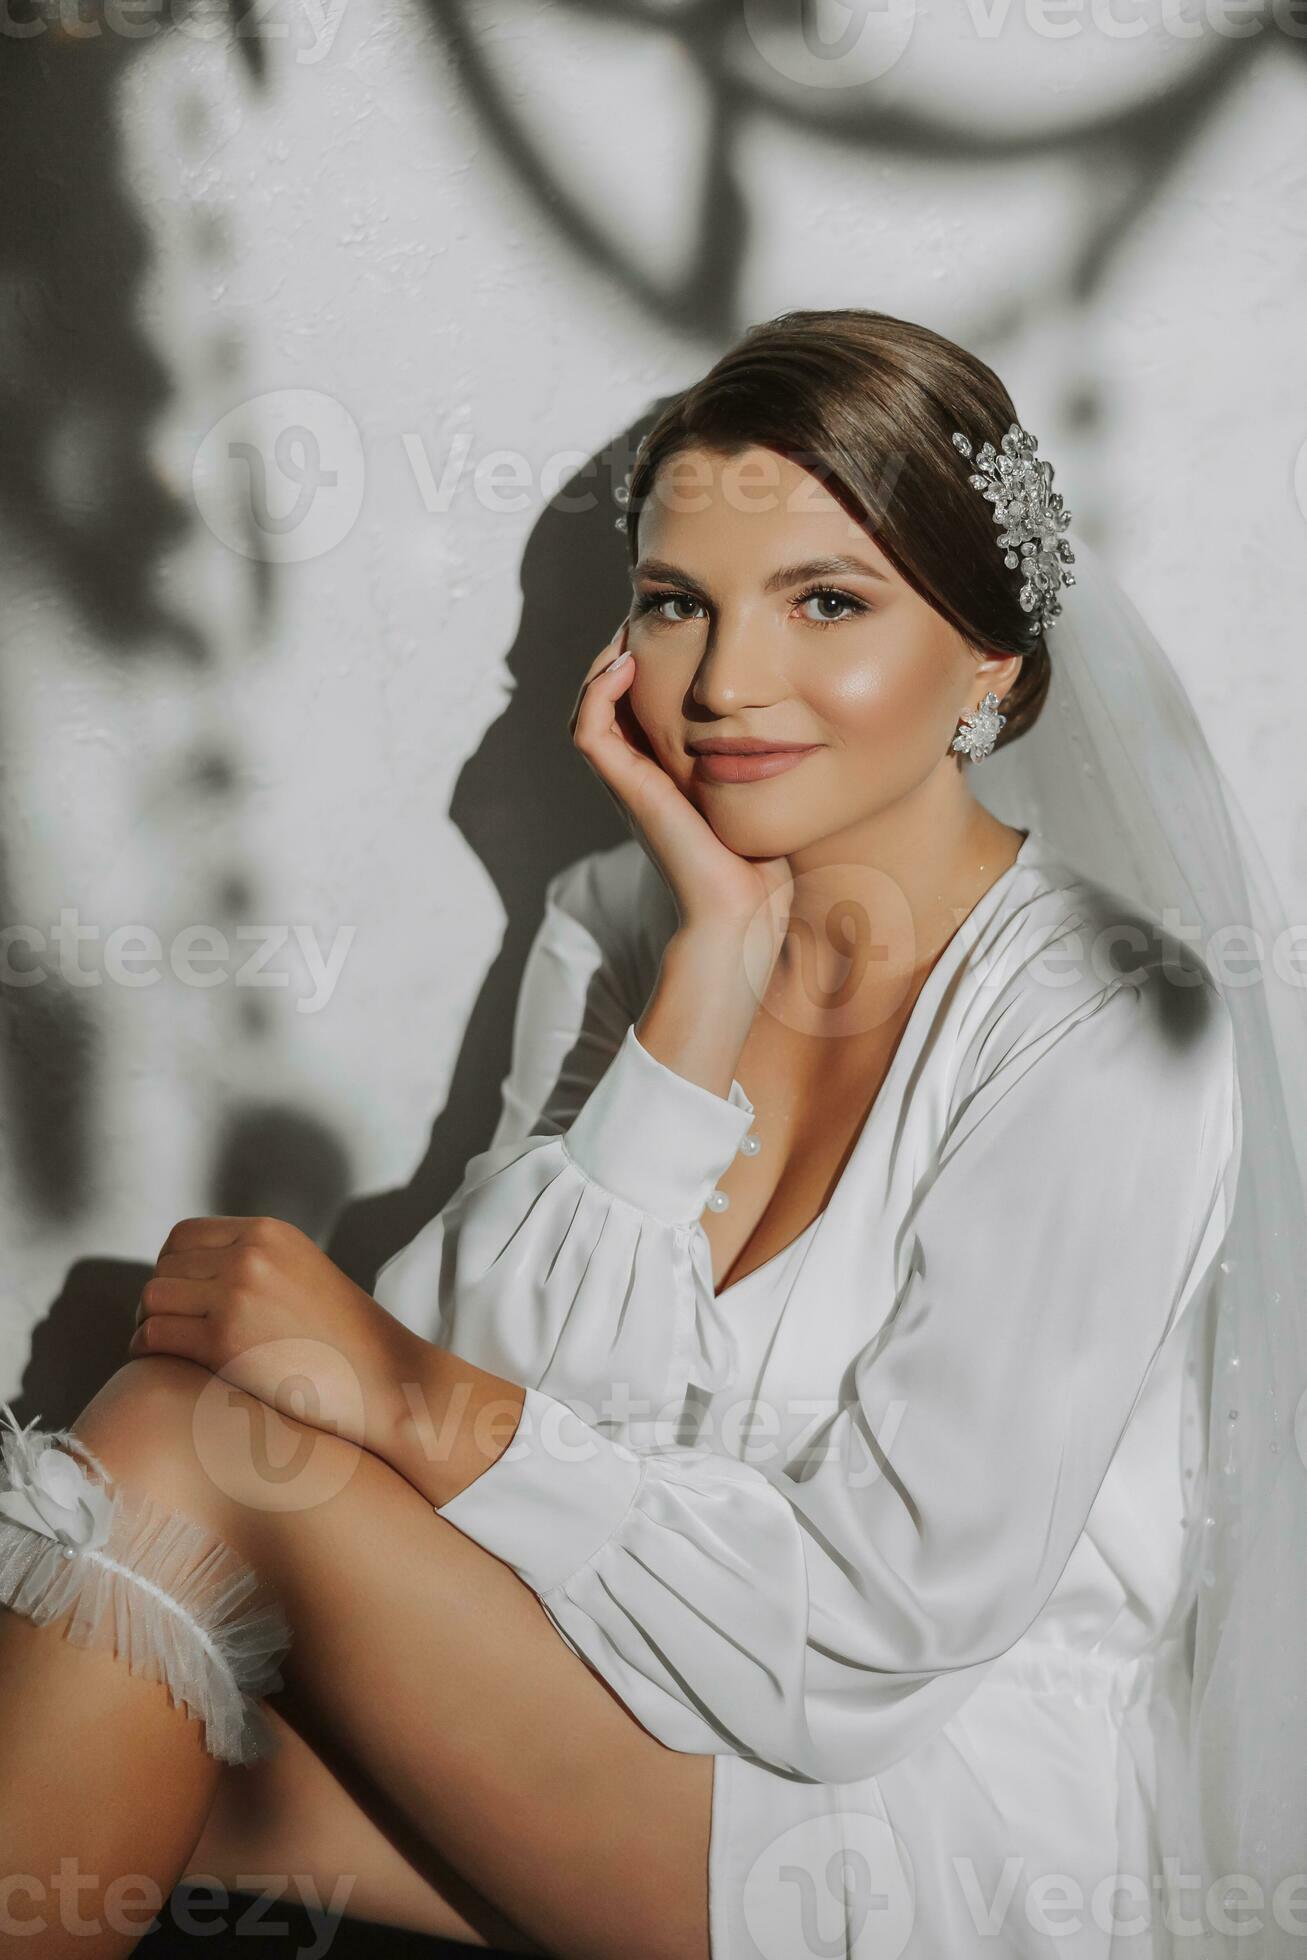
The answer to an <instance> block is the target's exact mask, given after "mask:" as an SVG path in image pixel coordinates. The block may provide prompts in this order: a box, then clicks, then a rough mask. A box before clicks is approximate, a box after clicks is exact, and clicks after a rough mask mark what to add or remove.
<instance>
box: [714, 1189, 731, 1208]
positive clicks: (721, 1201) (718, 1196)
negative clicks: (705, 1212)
mask: <svg viewBox="0 0 1307 1960" xmlns="http://www.w3.org/2000/svg"><path fill="white" fill-rule="evenodd" d="M730 1202H731V1201H730V1199H729V1198H728V1197H727V1195H726V1193H725V1192H724V1191H711V1192H710V1193H709V1194H708V1209H709V1211H725V1210H726V1208H727V1206H728V1205H729V1204H730Z"/></svg>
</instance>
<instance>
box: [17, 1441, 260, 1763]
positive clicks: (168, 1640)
mask: <svg viewBox="0 0 1307 1960" xmlns="http://www.w3.org/2000/svg"><path fill="white" fill-rule="evenodd" d="M0 1410H3V1422H0V1433H3V1448H2V1450H0V1607H8V1608H9V1610H10V1611H11V1612H15V1613H21V1614H22V1615H24V1617H25V1618H27V1619H29V1620H31V1621H33V1623H34V1624H35V1625H37V1626H48V1625H50V1624H51V1623H52V1622H54V1621H57V1620H62V1619H64V1618H65V1616H66V1618H67V1626H66V1628H65V1637H66V1638H67V1639H68V1640H69V1641H71V1642H72V1644H73V1645H74V1646H77V1647H88V1648H100V1649H102V1650H104V1651H106V1652H108V1653H111V1654H113V1655H115V1656H116V1657H117V1658H118V1659H120V1660H123V1661H125V1662H126V1664H127V1667H128V1669H129V1670H130V1672H131V1673H133V1674H139V1675H141V1676H143V1677H144V1678H145V1679H146V1680H150V1681H161V1682H163V1683H165V1684H166V1686H167V1689H168V1692H169V1695H170V1697H171V1699H172V1701H173V1703H174V1704H175V1705H180V1706H183V1707H185V1708H186V1709H187V1710H188V1712H189V1713H190V1714H191V1715H192V1716H193V1717H194V1718H196V1719H198V1720H199V1721H201V1722H203V1724H204V1746H205V1748H206V1749H207V1750H208V1753H209V1754H210V1755H211V1756H216V1757H218V1758H220V1759H221V1760H222V1761H223V1762H228V1763H246V1762H252V1761H254V1760H255V1759H256V1758H257V1757H260V1756H270V1755H275V1754H276V1752H277V1749H278V1746H279V1743H278V1738H277V1736H276V1733H275V1731H274V1730H273V1729H272V1727H271V1725H270V1724H269V1722H268V1720H267V1717H266V1716H265V1714H264V1712H263V1710H262V1709H261V1708H260V1707H259V1705H258V1700H259V1697H261V1696H264V1695H267V1694H271V1693H273V1692H274V1691H275V1690H276V1689H278V1688H281V1687H283V1686H284V1685H285V1684H284V1682H283V1680H282V1677H281V1674H280V1672H279V1670H278V1663H279V1661H280V1660H281V1658H282V1657H283V1656H284V1654H285V1653H286V1651H287V1649H288V1648H289V1646H290V1642H291V1628H290V1623H289V1621H288V1619H287V1617H286V1614H285V1612H284V1611H283V1609H282V1606H281V1603H280V1601H279V1600H277V1599H275V1598H270V1597H266V1596H264V1595H263V1593H262V1592H261V1589H260V1582H259V1579H258V1575H257V1574H256V1573H255V1572H254V1570H253V1569H252V1567H250V1566H249V1565H247V1564H246V1563H245V1561H244V1559H243V1558H241V1557H240V1555H239V1554H238V1553H237V1552H236V1551H234V1550H233V1548H232V1547H231V1546H230V1545H228V1544H226V1543H225V1542H224V1541H223V1540H222V1539H221V1538H219V1537H218V1536H217V1535H216V1534H215V1533H214V1532H213V1531H211V1530H210V1529H209V1528H208V1527H207V1526H206V1525H203V1524H201V1523H199V1522H198V1521H197V1520H196V1519H194V1518H188V1517H184V1516H183V1515H182V1513H181V1512H179V1511H172V1510H169V1509H168V1508H167V1507H166V1506H165V1505H163V1504H161V1503H159V1502H158V1501H157V1500H156V1499H155V1498H154V1497H152V1496H151V1495H150V1494H149V1493H148V1492H140V1493H133V1492H129V1491H125V1490H123V1489H121V1488H118V1487H116V1486H114V1484H113V1480H112V1479H111V1478H110V1476H109V1473H108V1471H106V1469H105V1467H104V1465H103V1464H102V1463H101V1462H100V1461H99V1459H98V1457H96V1456H94V1455H93V1454H92V1452H91V1451H90V1450H89V1449H88V1448H87V1447H86V1445H85V1443H83V1442H82V1440H81V1438H80V1437H79V1436H77V1435H76V1434H74V1432H73V1431H72V1430H69V1429H52V1430H42V1429H38V1428H37V1427H36V1423H37V1421H38V1420H39V1418H38V1417H33V1419H32V1421H31V1422H30V1423H28V1424H26V1425H25V1426H21V1427H20V1425H19V1422H18V1419H17V1417H16V1416H15V1415H14V1412H13V1409H12V1408H11V1407H10V1405H9V1404H8V1403H7V1402H5V1403H0ZM61 1445H62V1447H60V1446H61ZM74 1452H75V1454H74ZM79 1456H80V1457H83V1458H85V1459H86V1464H83V1463H82V1462H79V1461H78V1457H79ZM86 1465H89V1466H90V1467H91V1469H93V1470H94V1471H95V1472H96V1474H97V1476H98V1477H99V1478H100V1479H101V1481H99V1482H96V1481H95V1480H94V1479H93V1478H92V1476H91V1475H90V1474H89V1472H88V1469H87V1467H86Z"/></svg>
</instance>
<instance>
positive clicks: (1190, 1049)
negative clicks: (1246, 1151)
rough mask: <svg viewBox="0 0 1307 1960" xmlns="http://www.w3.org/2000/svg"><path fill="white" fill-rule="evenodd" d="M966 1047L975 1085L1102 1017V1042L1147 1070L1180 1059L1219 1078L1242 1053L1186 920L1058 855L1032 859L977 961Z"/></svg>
mask: <svg viewBox="0 0 1307 1960" xmlns="http://www.w3.org/2000/svg"><path fill="white" fill-rule="evenodd" d="M971 979H972V986H971V989H970V991H969V993H968V996H967V998H966V1000H965V1001H964V1003H963V1013H962V1028H961V1031H960V1040H959V1053H960V1055H961V1058H962V1062H963V1073H964V1074H965V1075H966V1076H967V1077H969V1079H970V1080H971V1081H972V1082H973V1083H974V1082H975V1081H976V1080H977V1079H978V1078H980V1077H983V1076H986V1075H988V1074H990V1073H992V1072H993V1071H995V1070H997V1069H1000V1068H1006V1067H1008V1066H1010V1065H1013V1064H1017V1063H1019V1062H1021V1061H1022V1060H1023V1059H1025V1060H1030V1059H1034V1058H1035V1057H1036V1056H1038V1055H1039V1054H1041V1053H1043V1052H1044V1051H1045V1050H1046V1049H1048V1048H1049V1047H1051V1046H1053V1045H1054V1044H1055V1043H1057V1042H1058V1041H1061V1040H1063V1039H1065V1038H1066V1037H1068V1036H1070V1035H1071V1034H1072V1033H1073V1032H1074V1031H1075V1030H1076V1029H1077V1028H1079V1027H1080V1026H1081V1025H1082V1024H1084V1023H1086V1022H1088V1021H1090V1020H1091V1019H1093V1018H1094V1017H1096V1016H1100V1015H1105V1016H1106V1017H1107V1020H1106V1023H1105V1025H1104V1026H1103V1027H1102V1028H1100V1029H1099V1030H1098V1031H1097V1032H1098V1034H1099V1036H1100V1037H1101V1038H1100V1039H1099V1040H1098V1041H1097V1042H1096V1043H1093V1042H1082V1043H1081V1044H1079V1045H1080V1046H1082V1047H1084V1048H1085V1049H1086V1050H1087V1049H1088V1048H1089V1047H1091V1046H1093V1047H1095V1048H1096V1049H1097V1050H1099V1051H1101V1052H1102V1053H1103V1054H1110V1055H1111V1056H1113V1057H1114V1058H1117V1057H1119V1064H1118V1065H1119V1066H1120V1067H1121V1068H1122V1069H1123V1070H1125V1071H1127V1072H1129V1071H1132V1070H1138V1071H1140V1075H1139V1080H1140V1083H1141V1084H1142V1083H1143V1082H1144V1081H1146V1080H1147V1079H1148V1070H1149V1069H1150V1067H1153V1066H1156V1067H1158V1068H1161V1067H1168V1068H1169V1067H1172V1066H1174V1065H1175V1063H1176V1062H1177V1061H1181V1062H1183V1064H1184V1065H1185V1066H1186V1067H1188V1068H1191V1069H1194V1068H1197V1069H1199V1070H1200V1071H1202V1072H1204V1073H1205V1074H1206V1075H1207V1076H1208V1077H1209V1078H1210V1079H1212V1080H1213V1081H1219V1079H1220V1078H1221V1077H1222V1076H1224V1075H1227V1074H1228V1072H1229V1070H1230V1067H1231V1063H1232V1055H1233V1022H1232V1018H1231V1014H1230V1009H1229V1006H1228V1003H1227V1001H1226V999H1225V997H1224V995H1223V993H1222V991H1221V989H1220V987H1219V985H1218V984H1217V981H1216V978H1215V976H1214V974H1213V972H1212V970H1211V968H1210V966H1209V965H1208V963H1207V961H1206V959H1205V958H1204V956H1203V953H1202V951H1201V949H1200V948H1199V946H1198V945H1197V944H1196V943H1195V938H1194V936H1193V935H1192V934H1186V933H1185V931H1184V923H1183V921H1182V920H1176V921H1175V924H1174V926H1168V925H1164V924H1162V923H1161V922H1159V921H1158V920H1157V919H1155V918H1154V917H1153V916H1152V915H1151V914H1150V913H1148V912H1145V911H1144V910H1143V909H1142V908H1140V907H1138V906H1136V905H1135V904H1133V903H1132V902H1131V901H1130V900H1129V899H1127V898H1125V897H1123V896H1122V895H1121V894H1119V893H1117V892H1114V891H1112V890H1110V889H1109V888H1108V887H1106V886H1104V885H1102V884H1099V883H1098V882H1096V881H1095V880H1094V879H1092V878H1090V877H1088V876H1086V875H1085V874H1083V873H1081V872H1080V871H1078V870H1076V869H1075V868H1074V867H1071V866H1068V865H1067V864H1065V863H1063V862H1061V861H1060V860H1058V859H1056V858H1052V857H1043V858H1041V859H1039V860H1038V861H1036V862H1034V863H1032V864H1031V865H1029V866H1028V867H1027V869H1026V871H1025V875H1024V877H1023V878H1022V879H1021V880H1019V881H1017V882H1016V883H1015V884H1014V887H1013V890H1012V892H1011V894H1010V899H1009V903H1008V904H1007V905H1006V906H1004V907H1003V908H1001V910H1000V913H999V915H998V916H997V917H996V918H995V919H994V920H993V921H991V925H990V930H989V931H988V932H987V934H986V935H985V936H984V940H983V942H982V943H981V944H980V945H978V946H977V947H976V948H975V956H974V959H973V961H972V962H971Z"/></svg>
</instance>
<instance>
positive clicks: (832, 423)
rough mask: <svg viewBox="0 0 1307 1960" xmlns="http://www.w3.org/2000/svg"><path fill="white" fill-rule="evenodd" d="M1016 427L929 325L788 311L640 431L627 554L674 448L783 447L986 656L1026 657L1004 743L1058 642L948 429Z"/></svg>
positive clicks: (752, 332)
mask: <svg viewBox="0 0 1307 1960" xmlns="http://www.w3.org/2000/svg"><path fill="white" fill-rule="evenodd" d="M1017 420H1018V417H1017V413H1016V410H1015V408H1014V406H1013V404H1012V399H1011V397H1010V396H1009V394H1008V392H1007V389H1006V388H1005V387H1004V386H1003V383H1002V382H1001V381H1000V380H999V378H998V376H997V375H996V374H995V373H994V372H993V371H992V369H990V368H988V367H986V365H985V363H984V362H983V361H981V360H979V359H977V357H976V356H975V355H974V354H969V353H968V352H967V351H966V349H965V348H962V347H959V346H957V345H956V344H955V343H954V342H953V341H951V340H946V339H945V338H944V337H943V335H942V334H937V333H932V332H931V330H930V329H929V328H928V327H921V326H916V325H914V324H913V322H911V321H910V320H896V319H894V318H893V317H892V316H891V315H890V314H888V313H873V312H869V311H866V310H864V309H862V308H859V307H847V308H840V309H837V310H831V311H803V312H791V313H781V314H778V315H777V317H776V318H775V319H773V320H766V321H763V322H761V323H760V324H758V325H756V326H752V327H750V328H749V329H748V330H747V332H746V333H745V334H744V336H743V338H742V339H741V340H739V341H737V342H736V344H735V345H734V346H733V347H731V348H729V349H728V351H727V352H726V353H725V354H723V355H722V356H721V358H720V360H718V361H717V362H716V363H715V365H714V366H713V367H711V368H710V369H709V370H708V372H707V374H705V375H704V376H703V377H702V379H701V380H699V381H696V382H694V383H693V385H692V386H691V387H689V388H687V389H686V390H685V391H684V392H683V393H682V394H680V395H678V396H677V397H676V398H675V399H674V400H673V401H672V402H670V403H669V404H668V405H667V407H666V408H665V409H664V410H663V411H662V413H661V414H660V415H659V417H658V419H657V421H656V422H654V424H653V425H652V427H651V428H650V429H649V431H648V432H647V434H646V435H645V437H644V440H643V441H642V442H641V444H640V448H639V451H638V454H637V456H636V459H635V463H634V466H633V468H632V471H631V477H630V498H629V503H628V505H627V513H628V519H629V521H628V523H627V527H626V539H627V548H628V551H629V554H630V559H631V562H632V564H634V562H635V560H636V557H637V531H638V525H639V512H640V509H641V506H642V505H643V503H644V501H645V500H646V498H647V497H648V496H649V495H650V494H651V493H652V489H653V484H654V480H655V478H656V476H657V473H658V470H659V468H660V466H661V465H662V464H663V463H665V462H666V461H668V459H669V458H670V457H672V456H674V455H675V454H677V453H678V452H680V451H683V450H686V449H691V448H695V449H699V448H702V449H708V450H712V451H714V452H717V453H719V454H722V455H736V454H738V453H739V452H740V451H741V450H744V449H748V448H751V447H753V446H755V445H758V446H761V447H763V448H767V449H774V450H776V451H777V452H779V453H780V454H782V455H784V456H787V457H789V458H790V459H791V460H792V461H794V462H796V463H798V464H799V465H800V467H802V468H803V469H806V470H809V471H810V472H811V473H812V474H813V475H814V476H816V477H818V479H819V480H820V481H821V482H822V484H823V487H824V488H825V489H826V490H827V491H828V492H829V493H830V495H831V496H833V497H835V498H837V499H838V501H839V502H841V503H842V504H843V505H844V506H845V508H846V509H847V510H848V511H849V512H850V514H851V515H852V516H853V517H854V518H855V520H856V521H857V522H858V523H860V524H862V525H863V526H864V527H865V528H866V530H867V531H868V532H869V533H870V534H871V535H872V536H873V537H874V538H875V540H876V543H877V544H878V545H879V547H880V548H881V550H882V551H883V552H884V553H885V555H886V557H887V558H889V559H890V561H891V563H892V564H893V565H894V566H895V567H896V569H897V570H898V571H899V572H900V574H901V575H902V576H903V578H904V579H906V580H907V582H908V584H909V585H911V586H912V587H913V588H914V589H915V590H916V591H917V592H918V593H920V595H921V596H922V598H923V599H925V600H926V601H927V603H928V604H930V605H932V606H934V607H935V609H936V611H938V612H939V613H941V614H942V615H943V617H944V618H945V619H947V620H948V621H949V622H950V623H951V624H952V625H953V626H954V627H956V628H957V630H958V631H959V632H960V633H961V634H962V635H963V636H964V638H965V639H966V640H967V641H968V642H969V643H970V644H971V645H972V646H973V647H975V648H976V649H977V650H978V651H979V652H981V653H998V654H1005V653H1019V654H1022V655H1023V656H1024V657H1023V659H1022V663H1021V669H1020V672H1019V673H1018V675H1017V678H1016V681H1015V682H1014V684H1013V686H1012V687H1011V688H1010V689H1009V691H1008V693H1007V695H1006V696H1005V698H1004V700H1003V703H1002V712H1003V713H1004V714H1005V715H1006V716H1007V725H1006V727H1005V728H1004V729H1003V730H1002V732H1001V734H1000V735H999V738H998V742H997V744H996V746H997V747H999V748H1001V747H1002V746H1003V745H1004V744H1005V743H1007V742H1010V741H1015V739H1016V737H1017V736H1018V735H1021V734H1023V733H1024V732H1025V730H1026V729H1027V728H1029V727H1031V726H1032V725H1033V723H1034V722H1035V720H1036V718H1037V717H1038V714H1039V711H1040V708H1041V707H1042V706H1043V703H1044V697H1045V695H1046V694H1047V692H1048V685H1049V678H1050V672H1049V659H1048V649H1047V646H1046V645H1045V642H1044V637H1043V635H1042V634H1039V635H1038V636H1035V635H1032V633H1031V631H1030V624H1031V622H1030V618H1029V615H1028V614H1027V613H1026V612H1025V611H1024V610H1023V609H1022V607H1021V605H1020V603H1019V601H1018V598H1017V594H1018V591H1019V589H1020V585H1021V577H1020V573H1019V572H1017V571H1014V570H1012V569H1010V568H1009V567H1008V566H1007V565H1005V564H1004V562H1003V550H1002V547H1001V546H1000V545H999V544H998V543H997V542H996V540H997V538H998V528H997V527H996V526H995V523H994V506H993V504H992V503H990V502H988V501H987V500H986V499H985V498H984V497H983V496H982V495H981V493H980V491H979V490H978V489H976V488H975V487H974V485H973V484H972V483H971V482H970V481H969V477H970V475H971V471H972V468H973V465H972V464H970V463H968V462H967V461H966V459H965V458H964V457H963V456H962V455H960V454H959V452H958V450H957V449H956V448H955V447H954V445H953V440H952V435H953V431H954V429H960V430H961V431H962V432H963V433H964V434H965V435H967V436H969V437H970V438H971V442H972V445H973V447H974V448H975V449H979V448H980V445H981V444H982V442H986V441H989V442H992V443H994V444H995V445H996V446H997V445H998V444H999V443H1000V442H1001V440H1002V438H1003V436H1004V434H1005V433H1006V431H1007V429H1008V428H1009V427H1010V426H1011V424H1012V423H1013V422H1015V421H1017ZM959 761H961V756H960V755H959Z"/></svg>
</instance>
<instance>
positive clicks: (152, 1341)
mask: <svg viewBox="0 0 1307 1960" xmlns="http://www.w3.org/2000/svg"><path fill="white" fill-rule="evenodd" d="M127 1352H128V1354H129V1355H139V1354H175V1355H179V1356H180V1357H181V1358H182V1359H183V1360H185V1361H197V1362H199V1364H200V1366H201V1367H207V1366H208V1365H209V1364H208V1361H207V1360H206V1358H205V1357H206V1355H207V1352H208V1346H207V1323H206V1322H205V1321H204V1320H203V1319H196V1318H192V1317H191V1316H188V1315H183V1314H174V1313H155V1314H149V1315H147V1317H146V1318H145V1319H144V1320H142V1321H140V1322H138V1324H137V1327H136V1331H135V1333H134V1334H133V1335H132V1338H131V1340H130V1341H129V1342H128V1343H127Z"/></svg>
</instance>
